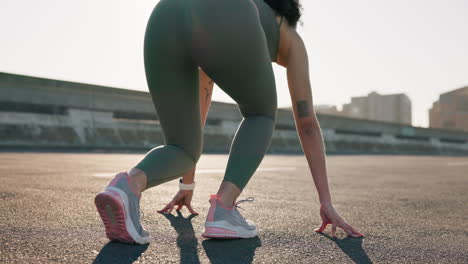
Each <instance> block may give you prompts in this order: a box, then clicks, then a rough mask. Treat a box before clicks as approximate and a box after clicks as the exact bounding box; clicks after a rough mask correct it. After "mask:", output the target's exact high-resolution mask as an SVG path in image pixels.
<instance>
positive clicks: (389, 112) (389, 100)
mask: <svg viewBox="0 0 468 264" xmlns="http://www.w3.org/2000/svg"><path fill="white" fill-rule="evenodd" d="M343 115H344V116H347V117H353V118H361V119H368V120H375V121H384V122H391V123H398V124H405V125H411V100H410V99H409V97H408V96H407V95H406V94H388V95H381V94H378V93H376V92H372V93H370V94H369V95H368V96H363V97H352V98H351V103H349V104H345V105H343Z"/></svg>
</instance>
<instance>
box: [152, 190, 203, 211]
mask: <svg viewBox="0 0 468 264" xmlns="http://www.w3.org/2000/svg"><path fill="white" fill-rule="evenodd" d="M192 196H193V191H192V190H190V191H184V190H180V191H179V192H178V193H177V194H176V195H175V196H174V199H172V201H171V202H170V203H168V204H167V205H166V207H164V208H163V209H162V210H159V211H158V213H164V214H170V213H172V210H173V209H174V206H176V205H177V209H176V210H177V211H180V209H182V207H183V206H184V205H185V206H186V207H187V209H188V210H189V211H190V213H191V214H194V215H198V213H197V212H195V211H194V210H193V208H192V205H191V204H190V203H191V202H192Z"/></svg>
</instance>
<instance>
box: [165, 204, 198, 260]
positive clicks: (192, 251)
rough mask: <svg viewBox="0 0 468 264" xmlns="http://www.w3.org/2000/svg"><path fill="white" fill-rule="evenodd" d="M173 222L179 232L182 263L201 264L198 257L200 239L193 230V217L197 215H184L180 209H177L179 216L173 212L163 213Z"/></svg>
mask: <svg viewBox="0 0 468 264" xmlns="http://www.w3.org/2000/svg"><path fill="white" fill-rule="evenodd" d="M162 215H164V216H165V217H166V219H167V220H169V221H170V222H171V226H172V227H174V229H175V231H176V232H177V246H178V247H179V250H180V263H193V264H199V263H200V260H199V259H198V250H197V247H198V240H197V238H196V237H195V231H193V226H192V219H193V218H194V217H195V216H197V215H193V214H191V215H190V216H188V217H187V218H184V217H183V216H182V213H181V212H180V211H177V216H174V215H172V214H162Z"/></svg>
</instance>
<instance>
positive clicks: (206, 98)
mask: <svg viewBox="0 0 468 264" xmlns="http://www.w3.org/2000/svg"><path fill="white" fill-rule="evenodd" d="M205 93H206V96H205V101H206V102H208V101H209V100H210V97H211V93H210V89H208V88H205Z"/></svg>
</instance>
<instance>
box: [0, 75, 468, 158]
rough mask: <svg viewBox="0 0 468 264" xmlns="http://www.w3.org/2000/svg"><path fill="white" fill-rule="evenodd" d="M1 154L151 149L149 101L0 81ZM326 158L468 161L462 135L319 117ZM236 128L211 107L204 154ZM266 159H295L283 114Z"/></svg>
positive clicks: (225, 146) (47, 83)
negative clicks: (403, 156)
mask: <svg viewBox="0 0 468 264" xmlns="http://www.w3.org/2000/svg"><path fill="white" fill-rule="evenodd" d="M0 95H1V96H0V147H1V148H6V147H22V148H24V147H26V148H39V149H41V148H66V149H121V150H126V149H127V150H133V149H142V150H143V149H150V148H152V147H155V146H157V145H160V144H162V143H163V136H162V133H161V128H160V126H159V123H158V120H157V115H156V113H155V110H154V107H153V104H152V101H151V97H150V95H149V94H148V93H145V92H138V91H131V90H123V89H116V88H109V87H102V86H95V85H87V84H79V83H70V82H64V81H56V80H48V79H41V78H34V77H28V76H20V75H13V74H6V73H0ZM318 119H319V122H320V125H321V127H322V133H323V135H324V139H325V145H326V149H327V151H328V152H329V153H350V154H351V153H356V154H363V153H370V154H380V153H394V154H448V155H467V154H468V133H463V132H456V131H447V130H438V129H427V128H419V127H411V126H407V125H400V124H392V123H385V122H376V121H369V120H359V119H351V118H344V117H338V116H329V115H320V114H319V115H318ZM240 120H241V115H240V113H239V111H238V109H237V106H235V105H231V104H225V103H217V102H214V103H213V104H212V107H211V109H210V112H209V115H208V120H207V125H206V127H205V130H204V150H205V151H206V152H228V151H229V147H230V143H231V141H232V139H233V137H234V134H235V131H236V129H237V126H238V124H239V121H240ZM270 152H272V153H300V152H301V148H300V144H299V140H298V137H297V133H296V131H295V127H294V120H293V118H292V113H291V111H290V110H286V109H281V110H279V111H278V118H277V124H276V130H275V132H274V135H273V139H272V144H271V146H270Z"/></svg>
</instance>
